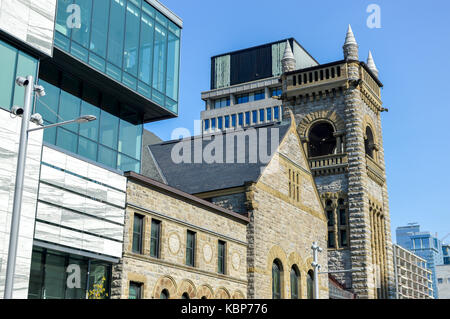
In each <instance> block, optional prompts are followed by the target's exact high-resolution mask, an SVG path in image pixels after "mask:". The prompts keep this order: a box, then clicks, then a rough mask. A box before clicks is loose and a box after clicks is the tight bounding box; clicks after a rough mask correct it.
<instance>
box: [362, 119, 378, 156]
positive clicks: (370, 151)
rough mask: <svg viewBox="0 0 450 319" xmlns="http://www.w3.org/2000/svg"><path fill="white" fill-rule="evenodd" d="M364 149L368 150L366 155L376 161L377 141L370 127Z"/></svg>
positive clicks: (367, 128)
mask: <svg viewBox="0 0 450 319" xmlns="http://www.w3.org/2000/svg"><path fill="white" fill-rule="evenodd" d="M364 148H365V149H366V154H367V155H368V156H370V157H371V158H373V159H375V157H374V149H375V140H374V138H373V132H372V129H371V128H370V126H367V127H366V136H365V139H364Z"/></svg>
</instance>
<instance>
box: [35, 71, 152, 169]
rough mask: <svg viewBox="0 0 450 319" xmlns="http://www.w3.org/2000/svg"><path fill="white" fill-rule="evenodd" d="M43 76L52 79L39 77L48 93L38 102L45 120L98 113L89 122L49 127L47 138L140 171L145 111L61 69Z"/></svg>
mask: <svg viewBox="0 0 450 319" xmlns="http://www.w3.org/2000/svg"><path fill="white" fill-rule="evenodd" d="M40 76H43V77H45V78H46V79H48V81H46V80H44V79H42V78H41V79H39V84H40V85H42V86H43V87H44V88H45V91H46V93H47V94H46V95H45V96H43V97H40V98H39V99H37V102H36V112H38V113H40V114H41V115H42V117H43V119H44V124H46V125H48V124H55V123H59V122H62V121H67V120H72V119H76V118H78V117H79V116H81V115H94V116H96V117H97V120H96V121H93V122H89V123H83V124H77V123H73V124H70V125H65V126H62V127H58V128H51V129H47V130H45V131H44V141H45V142H47V143H49V144H52V145H56V146H59V147H61V148H63V149H64V150H67V151H69V152H72V153H75V154H78V155H80V156H83V157H85V158H87V159H89V160H92V161H95V162H98V163H100V164H103V165H105V166H108V167H110V168H113V169H119V170H122V171H134V172H137V173H139V172H140V166H141V165H140V160H141V142H142V130H143V124H142V122H143V121H142V115H140V114H138V113H136V112H135V111H134V110H133V109H131V108H130V107H128V106H127V105H125V104H121V103H119V101H117V100H115V99H114V98H112V97H110V96H108V95H106V94H102V93H101V92H100V91H99V90H97V89H96V88H94V87H91V86H90V85H89V84H87V83H82V82H81V81H79V80H77V79H76V78H74V77H72V76H67V75H65V74H63V73H61V72H56V73H55V74H50V73H47V74H41V75H40ZM50 81H51V82H52V83H50Z"/></svg>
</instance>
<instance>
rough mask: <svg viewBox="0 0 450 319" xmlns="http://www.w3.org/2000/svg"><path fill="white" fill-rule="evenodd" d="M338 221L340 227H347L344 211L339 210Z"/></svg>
mask: <svg viewBox="0 0 450 319" xmlns="http://www.w3.org/2000/svg"><path fill="white" fill-rule="evenodd" d="M339 221H340V224H341V225H347V214H346V210H345V209H340V210H339Z"/></svg>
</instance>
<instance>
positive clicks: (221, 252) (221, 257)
mask: <svg viewBox="0 0 450 319" xmlns="http://www.w3.org/2000/svg"><path fill="white" fill-rule="evenodd" d="M217 256H218V267H217V268H218V272H219V274H225V264H226V263H225V261H226V259H225V258H226V243H225V242H223V241H221V240H219V243H218V253H217Z"/></svg>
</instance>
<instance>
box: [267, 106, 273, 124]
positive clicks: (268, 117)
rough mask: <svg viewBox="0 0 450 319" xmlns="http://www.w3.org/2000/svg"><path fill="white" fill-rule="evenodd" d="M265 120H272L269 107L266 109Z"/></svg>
mask: <svg viewBox="0 0 450 319" xmlns="http://www.w3.org/2000/svg"><path fill="white" fill-rule="evenodd" d="M267 120H268V121H272V109H271V108H268V109H267Z"/></svg>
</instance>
